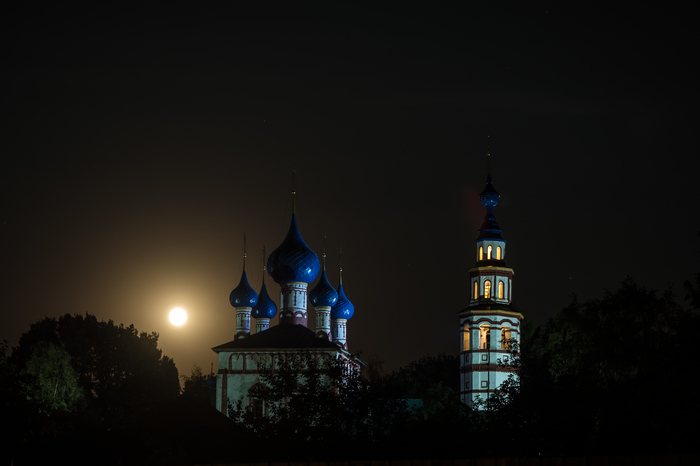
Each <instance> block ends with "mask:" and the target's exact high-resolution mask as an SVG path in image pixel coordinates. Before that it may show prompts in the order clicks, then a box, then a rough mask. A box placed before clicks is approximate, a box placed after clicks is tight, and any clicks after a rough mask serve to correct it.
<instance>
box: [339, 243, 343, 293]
mask: <svg viewBox="0 0 700 466" xmlns="http://www.w3.org/2000/svg"><path fill="white" fill-rule="evenodd" d="M340 286H343V248H340Z"/></svg>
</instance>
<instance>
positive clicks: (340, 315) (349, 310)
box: [331, 283, 355, 319]
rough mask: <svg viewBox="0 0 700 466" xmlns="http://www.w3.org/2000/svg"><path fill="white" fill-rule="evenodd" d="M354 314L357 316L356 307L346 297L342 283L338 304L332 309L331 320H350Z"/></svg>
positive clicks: (339, 289) (339, 288)
mask: <svg viewBox="0 0 700 466" xmlns="http://www.w3.org/2000/svg"><path fill="white" fill-rule="evenodd" d="M353 314H355V306H353V305H352V303H351V302H350V300H349V299H348V297H347V296H345V291H343V285H342V283H341V285H340V286H339V287H338V302H337V303H335V305H334V306H333V307H332V308H331V319H349V318H351V317H352V316H353Z"/></svg>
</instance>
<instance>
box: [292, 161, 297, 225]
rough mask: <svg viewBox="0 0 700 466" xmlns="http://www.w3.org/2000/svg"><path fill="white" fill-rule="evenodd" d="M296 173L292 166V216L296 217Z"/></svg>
mask: <svg viewBox="0 0 700 466" xmlns="http://www.w3.org/2000/svg"><path fill="white" fill-rule="evenodd" d="M296 178H297V171H296V170H295V169H294V166H293V165H292V214H294V215H296V213H297V206H296V196H297V180H296Z"/></svg>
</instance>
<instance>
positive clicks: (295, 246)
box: [212, 213, 360, 415]
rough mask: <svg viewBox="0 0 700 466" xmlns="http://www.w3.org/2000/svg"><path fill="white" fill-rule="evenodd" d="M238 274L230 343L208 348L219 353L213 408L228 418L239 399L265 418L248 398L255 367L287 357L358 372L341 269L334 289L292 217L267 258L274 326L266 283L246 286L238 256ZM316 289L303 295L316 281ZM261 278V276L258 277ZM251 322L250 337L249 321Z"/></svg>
mask: <svg viewBox="0 0 700 466" xmlns="http://www.w3.org/2000/svg"><path fill="white" fill-rule="evenodd" d="M243 256H244V257H243V274H242V275H241V280H240V282H239V283H238V286H236V288H235V289H234V290H233V291H232V292H231V295H230V297H229V301H230V303H231V306H233V307H234V308H235V310H236V331H235V334H234V339H233V340H232V341H229V342H228V343H224V344H222V345H219V346H216V347H214V348H212V349H213V350H214V352H216V353H218V355H219V371H218V374H217V376H216V408H217V409H218V410H219V411H221V412H222V413H224V414H226V415H228V403H229V402H231V403H236V402H237V401H238V400H242V402H243V406H244V407H248V408H249V409H251V410H254V412H255V413H256V415H266V407H265V406H263V404H262V403H261V402H260V401H259V400H255V399H253V398H252V397H249V396H248V393H249V391H250V390H251V389H252V388H253V387H256V386H258V384H260V383H261V381H260V372H259V369H260V367H261V365H266V366H268V367H272V369H274V365H275V362H276V361H279V360H280V358H283V357H285V356H286V355H289V354H300V353H305V354H312V355H319V356H325V357H329V358H337V359H340V360H342V361H343V362H344V363H346V364H348V365H350V366H351V367H353V368H354V369H356V370H359V368H360V366H359V364H360V362H359V360H358V359H356V358H355V357H353V355H352V354H351V353H350V352H349V351H348V341H347V328H346V327H347V321H348V319H350V318H351V317H352V316H353V314H354V312H355V308H354V306H353V305H352V303H351V302H350V300H349V299H348V298H347V296H346V295H345V292H344V290H343V281H342V280H343V279H342V273H343V271H342V268H341V269H340V283H339V286H338V290H337V291H336V290H335V289H334V288H333V287H332V286H331V284H330V282H329V281H328V276H327V274H326V267H325V258H326V255H325V252H324V254H323V269H321V262H320V261H319V259H318V256H317V255H316V253H315V252H314V251H312V250H311V248H309V247H308V246H307V245H306V243H305V242H304V240H303V238H302V237H301V234H300V233H299V229H298V228H297V222H296V216H295V215H294V213H293V214H292V221H291V225H290V226H289V232H288V233H287V236H286V237H285V239H284V241H282V244H280V246H279V247H278V248H277V249H275V251H274V252H273V253H272V254H270V257H269V258H268V260H267V266H266V267H264V269H266V272H267V273H268V274H269V276H270V277H271V278H272V279H273V280H274V281H275V282H276V283H278V284H279V285H280V288H281V289H280V299H279V304H280V306H279V324H278V325H276V326H272V327H270V320H271V319H272V318H273V317H275V316H276V315H277V309H278V308H277V305H276V304H275V302H274V300H273V299H272V298H271V297H270V296H269V294H268V292H267V288H266V286H265V281H264V278H263V284H262V287H261V289H260V293H256V292H255V290H253V288H251V286H250V284H249V283H248V277H247V275H246V270H245V260H246V254H245V252H244V254H243ZM319 273H320V278H319V280H318V282H317V283H316V285H315V286H314V287H313V289H311V291H310V292H308V291H307V290H308V288H309V285H310V284H312V283H313V282H314V281H315V280H316V278H317V277H319ZM263 275H265V274H264V273H263ZM308 301H311V304H312V305H313V306H314V308H315V311H316V329H315V331H314V330H312V329H310V328H308V326H307V315H308V314H307V302H308ZM251 317H252V318H254V319H255V327H256V329H255V330H256V331H255V333H253V334H251V331H250V328H251V322H250V319H251Z"/></svg>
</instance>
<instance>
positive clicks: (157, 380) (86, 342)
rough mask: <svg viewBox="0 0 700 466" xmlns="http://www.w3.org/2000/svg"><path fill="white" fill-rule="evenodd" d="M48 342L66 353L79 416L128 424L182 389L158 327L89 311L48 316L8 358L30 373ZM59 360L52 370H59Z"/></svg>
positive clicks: (108, 423)
mask: <svg viewBox="0 0 700 466" xmlns="http://www.w3.org/2000/svg"><path fill="white" fill-rule="evenodd" d="M47 345H49V346H47ZM51 347H53V348H56V351H59V349H60V350H61V351H65V353H67V355H69V356H70V364H71V366H72V369H73V373H74V374H76V375H77V384H78V387H79V389H80V392H81V394H82V398H83V399H84V400H85V403H84V404H83V406H82V410H81V412H80V414H81V415H82V417H84V418H88V419H89V420H91V421H93V422H97V423H99V424H103V425H104V426H105V427H108V428H116V427H121V426H124V425H127V424H129V423H130V422H132V421H133V420H134V419H135V418H136V417H138V416H141V415H145V414H147V413H148V412H149V411H150V410H151V409H152V408H154V407H155V406H157V405H159V404H160V403H163V402H165V401H169V400H172V399H174V398H176V397H177V396H178V394H179V392H180V386H179V382H178V373H177V368H176V367H175V363H174V362H173V360H172V359H170V358H168V357H167V356H163V355H162V351H161V350H160V349H158V334H157V333H150V334H148V333H145V332H141V333H139V332H138V331H137V330H136V328H134V326H133V325H131V326H129V327H125V326H124V325H123V324H122V325H118V326H117V325H115V324H114V323H113V322H112V321H111V320H110V321H108V322H105V321H98V320H97V318H96V317H95V316H94V315H91V314H85V315H84V316H82V315H75V316H72V315H69V314H66V315H64V316H62V317H60V318H58V319H54V318H46V319H44V320H41V321H39V322H37V323H35V324H32V326H31V328H30V330H29V331H28V332H26V333H24V334H23V335H22V337H21V338H20V340H19V346H18V347H16V348H14V351H13V353H12V356H11V361H12V364H13V366H14V367H16V368H17V370H18V371H19V373H20V374H22V373H26V374H28V375H32V373H33V372H36V370H34V369H32V367H33V364H35V363H34V362H33V361H34V360H35V359H36V358H33V356H32V355H34V354H36V352H37V351H45V349H46V348H51ZM56 361H59V359H56ZM44 364H48V362H47V361H46V362H44ZM57 364H58V362H57V363H56V364H54V365H56V367H53V368H52V370H54V371H58V370H59V368H58V365H57ZM61 367H63V368H64V369H66V370H67V368H65V367H64V366H61ZM27 387H29V386H27ZM27 389H28V390H29V388H27Z"/></svg>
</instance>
